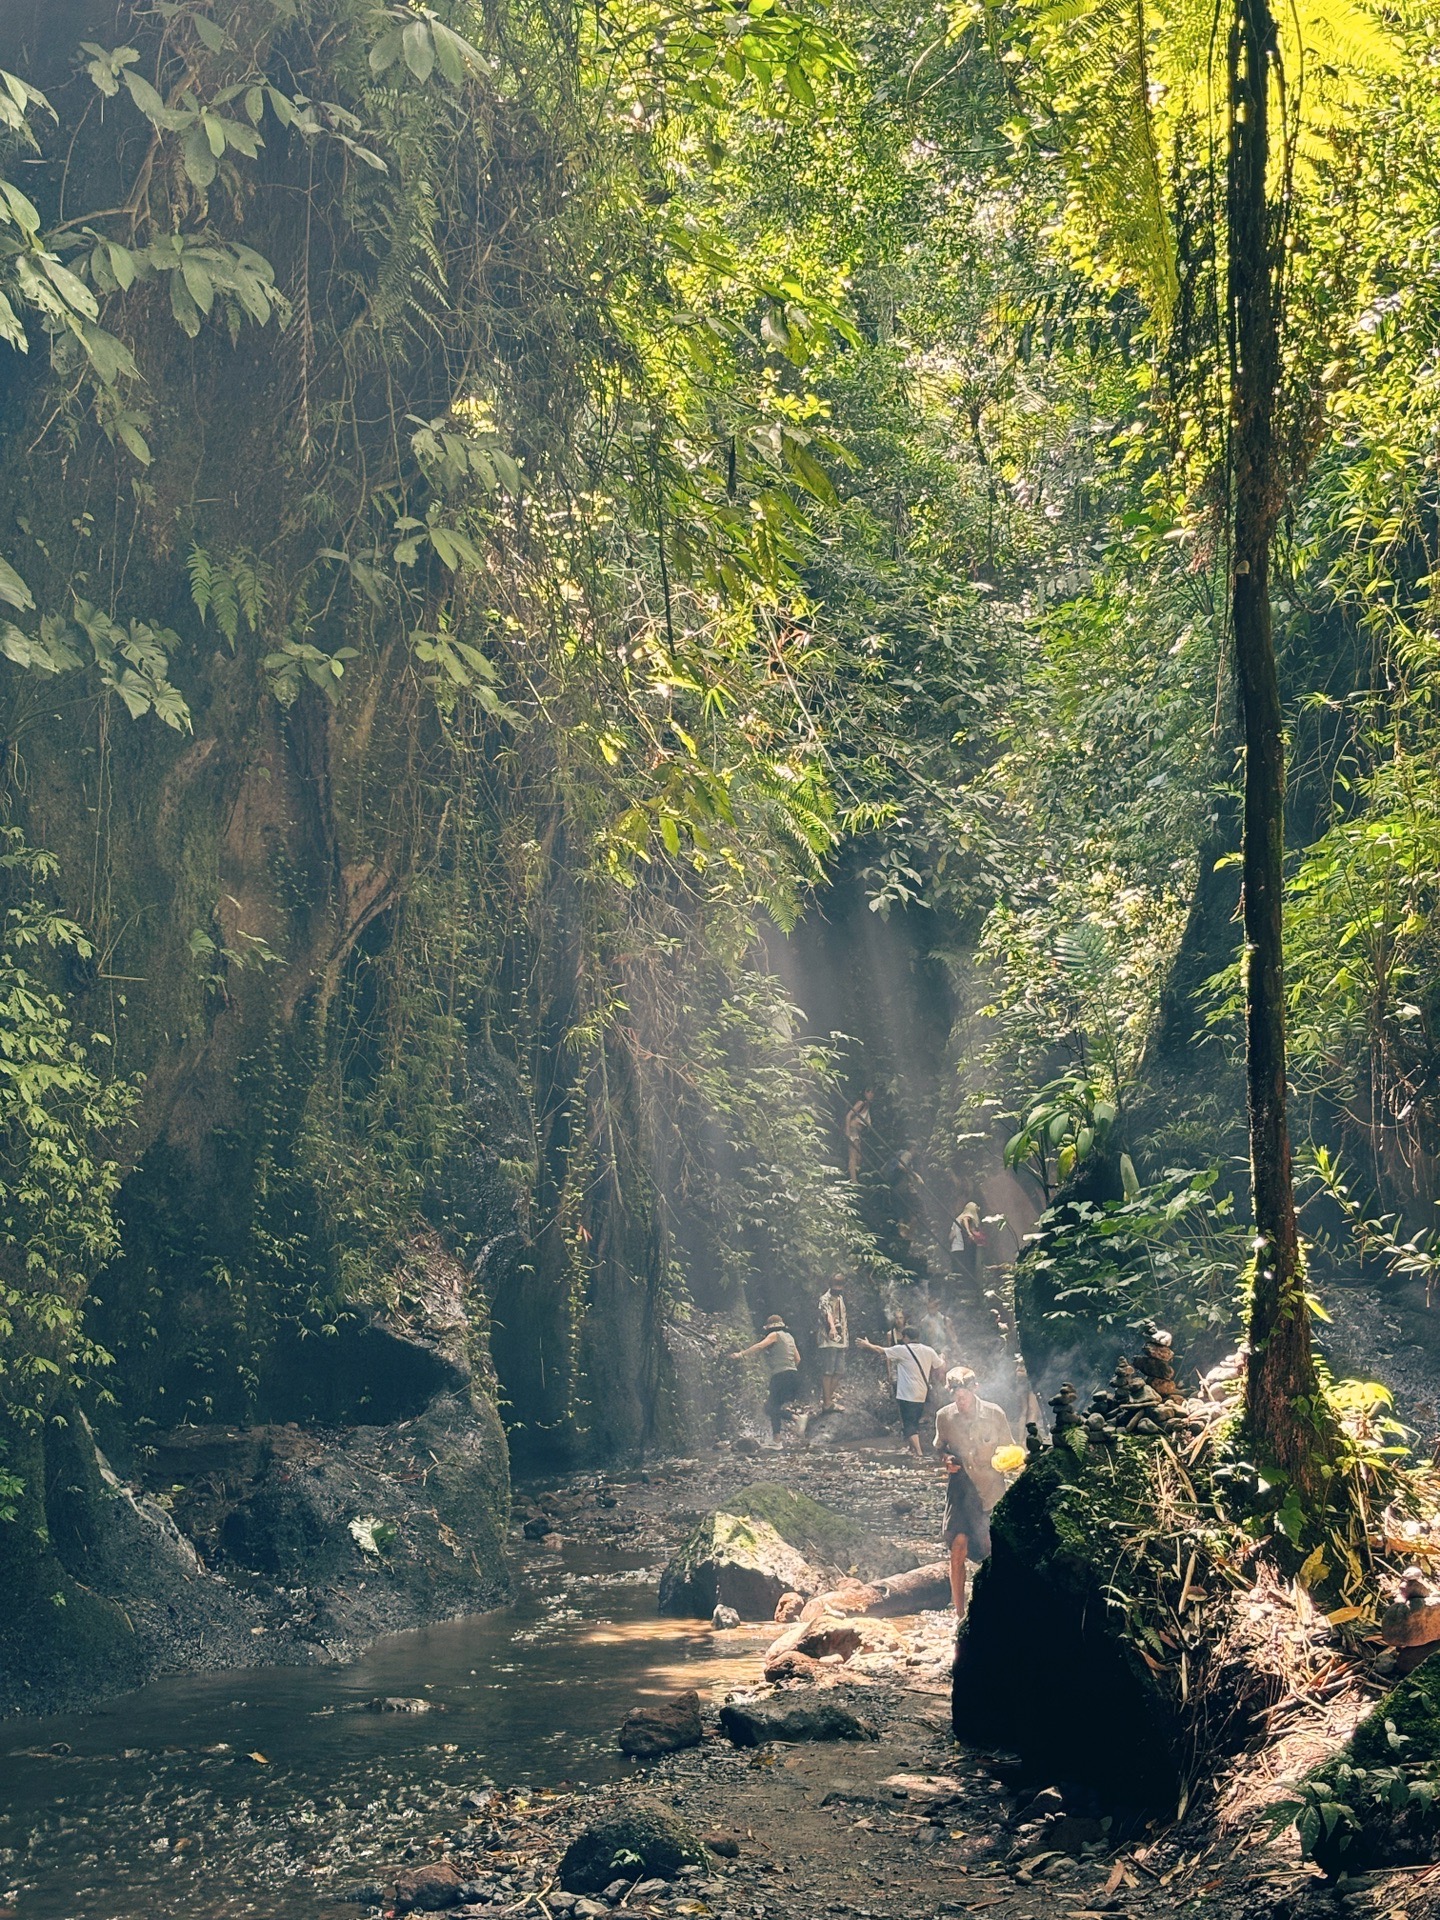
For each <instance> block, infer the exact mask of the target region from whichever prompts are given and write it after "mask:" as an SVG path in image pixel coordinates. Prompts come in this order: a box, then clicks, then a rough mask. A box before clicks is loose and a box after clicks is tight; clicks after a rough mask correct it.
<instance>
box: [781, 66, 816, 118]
mask: <svg viewBox="0 0 1440 1920" xmlns="http://www.w3.org/2000/svg"><path fill="white" fill-rule="evenodd" d="M785 88H786V91H787V92H788V93H789V94H790V95H791V96H792V97H793V98H794V99H796V100H798V101H799V102H800V104H801V106H802V107H813V106H814V104H815V89H814V88H813V87H812V86H811V84H810V80H809V77H808V75H807V74H806V72H805V69H804V68H803V67H802V66H801V64H800V62H799V61H798V60H790V61H787V62H786V66H785Z"/></svg>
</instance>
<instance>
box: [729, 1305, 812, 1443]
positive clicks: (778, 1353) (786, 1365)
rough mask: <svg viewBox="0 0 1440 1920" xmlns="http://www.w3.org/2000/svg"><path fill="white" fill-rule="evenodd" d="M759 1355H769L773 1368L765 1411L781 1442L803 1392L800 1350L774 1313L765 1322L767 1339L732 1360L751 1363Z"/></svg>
mask: <svg viewBox="0 0 1440 1920" xmlns="http://www.w3.org/2000/svg"><path fill="white" fill-rule="evenodd" d="M757 1353H763V1354H764V1355H765V1358H766V1361H767V1363H768V1365H769V1368H770V1392H769V1394H768V1395H767V1396H766V1401H765V1411H766V1412H767V1413H768V1414H769V1416H770V1437H771V1439H772V1440H779V1438H780V1435H781V1433H782V1432H783V1431H784V1427H785V1422H786V1420H787V1419H788V1418H789V1411H790V1403H791V1401H792V1400H794V1398H795V1396H796V1395H797V1394H798V1393H799V1391H800V1349H799V1347H797V1346H796V1344H795V1339H794V1336H793V1334H791V1333H790V1332H789V1331H788V1330H787V1328H786V1326H785V1322H784V1320H783V1319H782V1318H781V1317H780V1315H779V1314H778V1313H772V1314H771V1316H770V1318H769V1319H768V1320H767V1321H766V1322H765V1333H764V1337H763V1339H760V1340H757V1341H756V1342H755V1344H754V1346H751V1347H744V1348H742V1349H741V1351H740V1352H739V1353H733V1354H731V1356H730V1357H731V1359H732V1360H748V1359H750V1357H751V1356H752V1355H753V1354H757Z"/></svg>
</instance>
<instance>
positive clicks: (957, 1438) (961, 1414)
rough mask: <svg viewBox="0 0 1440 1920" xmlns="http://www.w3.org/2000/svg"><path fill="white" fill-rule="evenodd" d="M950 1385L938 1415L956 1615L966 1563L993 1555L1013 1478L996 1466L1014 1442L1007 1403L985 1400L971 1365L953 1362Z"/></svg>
mask: <svg viewBox="0 0 1440 1920" xmlns="http://www.w3.org/2000/svg"><path fill="white" fill-rule="evenodd" d="M945 1384H946V1386H947V1387H949V1388H950V1389H951V1392H952V1394H953V1396H954V1397H953V1398H952V1399H951V1400H950V1401H949V1402H948V1404H947V1405H945V1406H943V1407H941V1409H940V1411H939V1412H938V1413H937V1414H936V1416H935V1451H936V1452H937V1453H943V1454H944V1456H945V1464H946V1468H947V1470H948V1474H949V1478H948V1480H947V1482H946V1489H945V1544H946V1546H947V1547H948V1548H949V1549H950V1597H951V1599H952V1600H953V1601H954V1603H955V1614H956V1618H957V1619H958V1618H961V1617H963V1615H964V1612H965V1562H966V1560H967V1559H970V1558H972V1557H973V1558H974V1559H976V1560H987V1559H988V1558H989V1557H990V1510H991V1508H992V1507H993V1506H994V1505H995V1503H996V1501H997V1500H998V1499H999V1498H1000V1496H1001V1494H1002V1493H1003V1492H1004V1491H1005V1489H1006V1487H1007V1486H1008V1485H1009V1482H1008V1481H1007V1480H1006V1478H1005V1475H1004V1474H1003V1473H1001V1472H1000V1471H999V1470H998V1469H997V1468H996V1467H994V1466H992V1465H991V1462H992V1460H993V1459H994V1456H995V1450H996V1448H997V1447H1011V1446H1014V1444H1015V1440H1014V1436H1013V1435H1012V1433H1011V1432H1010V1422H1009V1421H1008V1420H1007V1419H1006V1418H1005V1410H1004V1408H1003V1407H997V1406H996V1405H995V1403H994V1401H993V1400H982V1399H981V1398H980V1396H979V1394H978V1393H977V1392H976V1391H975V1388H976V1384H977V1383H976V1379H975V1375H974V1374H973V1373H972V1371H971V1370H970V1368H969V1367H952V1368H951V1369H950V1371H949V1373H947V1374H946V1376H945Z"/></svg>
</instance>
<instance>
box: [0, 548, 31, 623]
mask: <svg viewBox="0 0 1440 1920" xmlns="http://www.w3.org/2000/svg"><path fill="white" fill-rule="evenodd" d="M0 600H3V601H4V602H5V604H6V606H9V607H14V608H16V609H17V610H18V611H19V612H21V613H27V612H29V610H30V608H32V607H33V606H34V605H35V597H34V595H33V594H32V593H31V591H30V589H29V587H27V586H26V584H25V582H24V581H23V580H22V579H21V578H20V576H19V574H18V573H17V572H16V571H15V569H14V568H13V567H12V566H11V565H10V562H9V561H8V560H4V559H0Z"/></svg>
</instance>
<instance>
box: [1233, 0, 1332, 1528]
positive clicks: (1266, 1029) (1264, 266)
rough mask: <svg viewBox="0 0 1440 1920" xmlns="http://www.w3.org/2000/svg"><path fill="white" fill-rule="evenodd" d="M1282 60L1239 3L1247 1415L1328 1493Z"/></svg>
mask: <svg viewBox="0 0 1440 1920" xmlns="http://www.w3.org/2000/svg"><path fill="white" fill-rule="evenodd" d="M1276 53H1277V43H1276V35H1275V22H1274V19H1273V17H1272V15H1271V12H1270V6H1269V0H1236V11H1235V21H1234V25H1233V27H1232V30H1231V34H1230V61H1229V64H1230V115H1231V127H1230V166H1229V202H1230V204H1229V280H1230V353H1231V462H1232V474H1231V484H1232V489H1233V492H1232V514H1233V523H1232V542H1233V553H1232V563H1233V567H1234V575H1233V579H1232V582H1231V599H1230V617H1231V630H1232V633H1233V635H1234V645H1235V670H1236V678H1237V681H1238V685H1239V692H1240V707H1241V714H1242V718H1243V723H1244V730H1245V818H1244V836H1243V842H1242V844H1243V863H1242V864H1243V876H1244V895H1243V918H1244V929H1245V1013H1246V1082H1247V1090H1248V1095H1249V1107H1250V1179H1251V1193H1252V1196H1253V1201H1254V1208H1255V1233H1256V1242H1257V1247H1256V1254H1255V1278H1254V1288H1253V1291H1252V1294H1251V1299H1250V1319H1249V1329H1248V1332H1249V1341H1250V1362H1249V1372H1248V1376H1247V1381H1246V1412H1247V1416H1248V1422H1249V1426H1250V1431H1251V1434H1252V1436H1253V1439H1254V1441H1255V1442H1256V1444H1257V1446H1258V1448H1259V1450H1260V1451H1261V1452H1262V1453H1264V1454H1265V1455H1266V1456H1267V1457H1268V1460H1269V1461H1271V1462H1273V1464H1274V1465H1275V1466H1277V1467H1279V1468H1280V1469H1281V1470H1282V1471H1283V1472H1284V1473H1285V1474H1286V1475H1287V1476H1288V1477H1289V1478H1290V1480H1291V1481H1292V1482H1294V1483H1297V1484H1298V1485H1299V1486H1300V1487H1301V1488H1302V1490H1304V1491H1309V1492H1315V1491H1318V1488H1319V1478H1320V1476H1319V1467H1320V1465H1321V1464H1322V1460H1323V1454H1319V1455H1317V1449H1316V1444H1315V1442H1316V1433H1315V1429H1314V1425H1313V1414H1307V1410H1306V1409H1302V1408H1298V1407H1297V1406H1296V1401H1297V1399H1305V1400H1309V1401H1312V1402H1313V1398H1314V1395H1315V1391H1316V1374H1315V1362H1314V1356H1313V1354H1312V1352H1311V1347H1310V1317H1309V1312H1308V1309H1307V1307H1306V1304H1305V1294H1304V1284H1303V1277H1302V1273H1301V1261H1300V1238H1299V1232H1298V1229H1297V1226H1296V1221H1295V1195H1294V1188H1293V1184H1292V1177H1291V1158H1290V1132H1289V1127H1288V1124H1287V1121H1286V1115H1285V980H1284V953H1283V949H1282V941H1281V893H1282V887H1283V881H1284V857H1285V740H1284V731H1283V722H1282V716H1281V710H1280V681H1279V675H1278V673H1277V671H1276V666H1275V642H1274V634H1273V631H1272V626H1271V616H1270V547H1271V539H1272V536H1273V534H1274V530H1275V523H1276V519H1277V517H1278V513H1279V507H1280V501H1281V496H1282V484H1283V483H1282V480H1281V475H1280V472H1279V463H1278V460H1277V454H1276V445H1275V413H1276V400H1277V392H1278V388H1279V381H1280V334H1279V326H1280V322H1279V314H1278V312H1277V305H1276V296H1277V288H1276V271H1277V265H1278V262H1277V248H1276V245H1275V234H1274V224H1273V218H1272V208H1271V204H1270V200H1269V197H1268V193H1267V183H1266V171H1267V162H1268V159H1269V144H1270V135H1269V86H1270V77H1271V71H1272V66H1273V62H1274V59H1275V56H1276Z"/></svg>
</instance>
